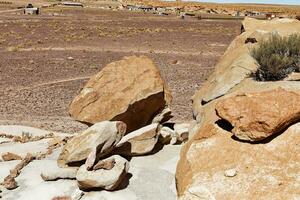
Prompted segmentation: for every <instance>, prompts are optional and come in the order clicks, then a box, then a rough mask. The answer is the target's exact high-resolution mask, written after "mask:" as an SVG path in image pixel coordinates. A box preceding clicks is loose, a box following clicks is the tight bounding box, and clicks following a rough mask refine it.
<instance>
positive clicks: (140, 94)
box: [69, 56, 172, 132]
mask: <svg viewBox="0 0 300 200" xmlns="http://www.w3.org/2000/svg"><path fill="white" fill-rule="evenodd" d="M171 99H172V97H171V94H170V91H169V89H168V88H167V86H166V84H165V82H164V81H163V79H162V78H161V75H160V72H159V69H158V68H157V67H156V66H155V64H154V63H153V61H152V60H150V59H149V58H147V57H145V56H139V57H137V56H131V57H125V58H123V59H122V60H120V61H116V62H113V63H110V64H108V65H107V66H105V67H104V68H103V69H102V70H101V71H100V72H99V73H98V74H96V75H95V76H93V77H92V78H91V79H90V80H89V81H88V83H87V84H86V85H85V86H84V88H83V90H82V91H81V93H80V94H79V95H78V96H77V97H75V99H74V100H73V102H72V103H71V105H70V110H69V112H70V115H71V116H72V117H73V118H75V119H76V120H79V121H83V122H87V123H92V124H94V123H96V122H99V121H104V120H111V121H122V122H125V123H126V125H127V132H131V131H133V130H136V129H138V128H141V127H144V126H145V125H148V124H150V123H151V121H152V120H153V118H154V116H155V115H157V114H158V113H160V112H161V111H162V110H163V109H164V108H165V107H166V106H167V105H170V102H171Z"/></svg>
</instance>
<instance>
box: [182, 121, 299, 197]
mask: <svg viewBox="0 0 300 200" xmlns="http://www.w3.org/2000/svg"><path fill="white" fill-rule="evenodd" d="M299 132H300V123H298V124H295V125H293V126H291V127H290V128H288V129H287V130H286V131H285V132H284V133H282V134H281V135H279V136H278V137H276V138H274V139H273V140H271V141H270V142H268V143H266V144H250V143H242V142H240V141H237V140H234V139H232V137H231V136H232V135H231V134H230V132H227V131H225V130H223V129H221V128H219V127H218V126H216V125H215V124H211V125H207V126H206V127H203V128H202V129H201V131H200V132H198V133H197V137H195V138H194V140H193V141H192V142H189V143H188V144H187V145H186V146H185V148H184V150H183V151H181V158H180V161H179V164H178V166H177V172H176V180H177V189H178V195H179V196H180V198H179V199H181V200H194V199H195V200H196V199H205V200H206V199H207V200H214V199H218V200H219V199H220V200H222V199H224V200H225V199H241V200H247V199H253V200H258V199H273V200H280V199H297V198H299V187H300V185H299V173H300V155H299V151H300V146H299V142H300V135H299Z"/></svg>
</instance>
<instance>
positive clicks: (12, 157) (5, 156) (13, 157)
mask: <svg viewBox="0 0 300 200" xmlns="http://www.w3.org/2000/svg"><path fill="white" fill-rule="evenodd" d="M2 159H3V161H10V160H22V157H21V156H19V155H17V154H14V153H10V152H6V153H3V154H2Z"/></svg>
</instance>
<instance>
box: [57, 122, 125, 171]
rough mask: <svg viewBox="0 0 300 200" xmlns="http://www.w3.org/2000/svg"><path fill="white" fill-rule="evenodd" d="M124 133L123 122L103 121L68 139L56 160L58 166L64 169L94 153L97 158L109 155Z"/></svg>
mask: <svg viewBox="0 0 300 200" xmlns="http://www.w3.org/2000/svg"><path fill="white" fill-rule="evenodd" d="M125 132H126V125H125V124H124V123H123V122H110V121H103V122H99V123H97V124H94V125H93V126H91V127H90V128H88V129H87V130H85V131H83V132H82V133H80V134H78V135H76V136H75V137H74V138H72V139H70V140H69V141H68V142H67V144H66V145H65V146H64V148H63V150H62V152H61V154H60V155H59V158H58V161H57V162H58V165H59V166H60V167H65V166H66V165H72V164H75V165H76V163H77V162H82V161H84V160H86V159H87V157H88V156H89V155H90V153H91V152H93V151H95V153H96V154H97V158H100V157H102V156H104V155H106V154H107V153H110V152H111V151H112V150H113V148H114V147H115V146H116V144H117V143H118V142H119V141H120V140H121V138H122V137H123V135H124V134H125Z"/></svg>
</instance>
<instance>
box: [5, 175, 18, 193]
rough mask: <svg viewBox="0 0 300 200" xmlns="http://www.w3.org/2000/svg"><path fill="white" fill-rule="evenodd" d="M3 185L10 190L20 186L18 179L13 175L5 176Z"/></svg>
mask: <svg viewBox="0 0 300 200" xmlns="http://www.w3.org/2000/svg"><path fill="white" fill-rule="evenodd" d="M1 185H2V186H3V187H5V188H6V189H8V190H13V189H16V188H17V187H18V184H17V181H16V180H15V178H14V177H13V176H7V177H5V179H4V181H3V182H2V183H1Z"/></svg>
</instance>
